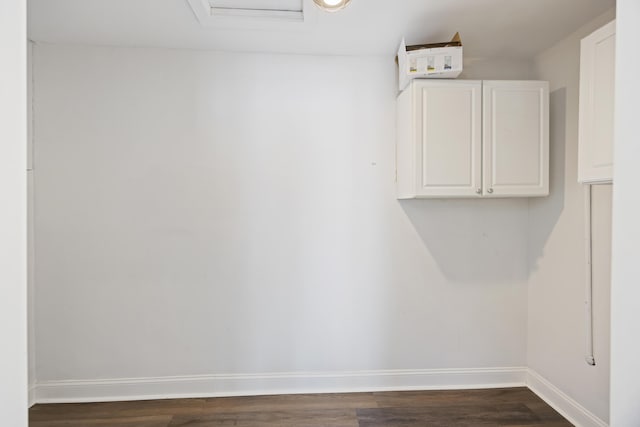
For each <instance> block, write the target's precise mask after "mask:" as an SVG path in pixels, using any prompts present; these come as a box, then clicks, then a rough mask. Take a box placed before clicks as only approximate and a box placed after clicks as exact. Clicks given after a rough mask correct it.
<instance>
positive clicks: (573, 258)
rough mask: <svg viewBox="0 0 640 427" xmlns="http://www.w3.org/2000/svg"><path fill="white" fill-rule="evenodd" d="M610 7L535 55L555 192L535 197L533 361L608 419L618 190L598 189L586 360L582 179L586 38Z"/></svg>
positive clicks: (530, 329) (529, 345) (532, 219)
mask: <svg viewBox="0 0 640 427" xmlns="http://www.w3.org/2000/svg"><path fill="white" fill-rule="evenodd" d="M614 17H615V11H613V10H612V11H610V12H608V13H606V14H604V15H602V16H600V17H599V18H597V19H595V20H594V21H593V22H591V23H589V24H587V25H585V26H584V27H583V28H581V29H580V30H578V31H577V32H576V33H574V34H573V35H571V36H570V37H568V38H567V39H565V40H563V41H561V42H559V43H558V44H557V45H555V46H554V47H552V48H550V49H548V50H546V51H545V52H543V53H541V54H540V55H539V56H538V57H536V59H535V69H536V73H537V75H536V77H537V78H539V79H542V80H548V81H549V82H550V90H551V96H550V100H551V101H550V103H551V118H550V123H551V132H550V133H551V143H550V145H551V195H550V197H549V198H546V199H530V202H529V227H530V228H529V233H530V234H529V266H530V269H531V273H530V278H529V302H528V304H529V306H528V312H529V321H528V322H529V323H528V341H527V359H528V366H529V368H530V369H532V370H533V371H534V372H536V373H537V374H538V375H540V376H542V377H543V378H544V379H546V380H547V381H549V382H550V383H551V384H552V385H553V386H555V387H556V388H557V389H559V390H560V391H561V392H563V393H565V394H566V395H567V396H568V397H569V398H571V399H573V400H574V401H575V402H576V403H577V404H579V405H581V406H582V407H583V408H584V409H586V410H587V411H588V412H590V413H591V414H593V415H595V416H596V417H597V418H599V419H600V420H604V421H607V420H608V418H609V401H608V399H609V397H608V396H609V320H610V313H609V287H610V275H609V274H610V256H611V254H610V251H611V243H610V239H611V187H610V186H604V187H598V188H595V189H594V194H593V238H594V243H593V248H594V253H593V269H594V273H593V274H594V303H593V308H594V330H595V337H594V346H595V349H594V352H595V358H596V363H597V365H596V366H595V367H592V366H589V365H587V363H586V362H585V355H586V350H585V347H586V346H585V337H586V325H585V314H584V313H585V309H584V298H585V240H584V239H585V235H584V190H583V187H582V185H581V184H578V175H577V165H578V163H577V159H578V99H579V73H580V40H581V39H582V38H583V37H584V36H586V35H588V34H590V33H591V32H592V31H593V30H595V29H597V28H599V27H600V26H602V25H604V24H606V23H607V22H610V21H611V20H613V19H614Z"/></svg>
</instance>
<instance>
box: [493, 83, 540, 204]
mask: <svg viewBox="0 0 640 427" xmlns="http://www.w3.org/2000/svg"><path fill="white" fill-rule="evenodd" d="M482 112H483V141H484V144H483V163H484V180H483V181H484V185H483V192H484V195H485V196H489V197H509V196H529V197H530V196H546V195H548V194H549V84H548V83H547V82H541V81H515V80H514V81H509V80H502V81H484V82H483V111H482Z"/></svg>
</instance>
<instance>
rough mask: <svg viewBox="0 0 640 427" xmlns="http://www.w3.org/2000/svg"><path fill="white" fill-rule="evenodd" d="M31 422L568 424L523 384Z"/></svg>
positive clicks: (241, 402) (326, 426) (184, 406)
mask: <svg viewBox="0 0 640 427" xmlns="http://www.w3.org/2000/svg"><path fill="white" fill-rule="evenodd" d="M29 416H30V421H29V425H30V426H31V427H45V426H47V427H49V426H50V427H60V426H69V427H75V426H82V427H85V426H86V427H93V426H101V427H106V426H110V427H116V426H117V427H170V426H171V427H173V426H189V427H205V426H206V427H209V426H211V427H214V426H236V427H338V426H340V427H382V426H384V427H400V426H402V427H413V426H420V427H425V426H438V427H439V426H459V427H462V426H465V427H466V426H469V427H471V426H483V427H487V426H548V427H560V426H563V427H564V426H571V423H569V422H568V421H567V420H565V419H564V418H562V417H561V416H560V415H559V414H558V413H557V412H555V411H554V410H553V409H552V408H551V407H549V406H548V405H547V404H546V403H544V402H543V401H542V400H540V399H539V398H538V397H537V396H536V395H535V394H533V393H532V392H531V391H530V390H528V389H526V388H509V389H490V390H465V391H421V392H384V393H355V394H321V395H318V394H315V395H287V396H262V397H225V398H212V399H184V400H150V401H142V402H112V403H81V404H59V405H36V406H34V407H33V408H31V410H30V413H29Z"/></svg>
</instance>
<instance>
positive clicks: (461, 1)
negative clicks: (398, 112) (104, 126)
mask: <svg viewBox="0 0 640 427" xmlns="http://www.w3.org/2000/svg"><path fill="white" fill-rule="evenodd" d="M305 1H306V0H305ZM307 4H308V2H307ZM614 6H615V0H352V4H351V5H349V7H347V8H346V9H344V10H343V11H341V12H338V13H326V12H322V11H320V10H318V9H317V8H312V7H307V11H306V12H307V13H308V18H309V19H308V22H305V23H304V24H298V25H291V24H290V23H283V24H274V23H270V24H268V25H252V24H250V25H246V23H242V22H241V23H237V25H236V24H234V23H231V24H230V23H227V24H225V25H219V26H212V27H207V28H205V27H202V26H201V25H200V23H199V22H198V20H197V19H196V17H195V14H194V12H193V10H192V9H191V7H190V6H189V4H188V2H187V0H29V3H28V7H29V9H28V10H29V35H30V38H31V39H32V40H34V41H37V42H38V41H39V42H51V43H71V44H96V45H117V46H147V47H170V48H190V49H214V50H223V51H251V52H282V53H309V54H337V55H372V54H373V55H393V54H394V52H395V51H396V49H397V46H398V44H399V42H400V39H401V38H402V37H403V36H404V37H406V39H407V42H408V43H409V44H416V43H426V42H439V41H445V40H448V39H449V38H450V37H451V36H452V35H453V34H454V33H455V32H456V31H459V32H460V34H461V36H462V42H463V45H464V47H465V57H468V58H530V57H532V56H533V55H535V54H536V53H538V52H540V51H541V50H543V49H545V48H547V47H550V46H552V45H553V44H554V43H555V42H556V41H558V40H561V39H562V38H564V37H565V36H567V35H568V34H570V33H571V32H573V31H574V30H576V29H578V28H579V27H580V26H581V25H582V24H584V23H586V22H588V21H589V20H591V19H592V18H594V17H596V16H598V15H599V14H601V13H603V12H605V11H606V10H608V9H609V8H612V7H614Z"/></svg>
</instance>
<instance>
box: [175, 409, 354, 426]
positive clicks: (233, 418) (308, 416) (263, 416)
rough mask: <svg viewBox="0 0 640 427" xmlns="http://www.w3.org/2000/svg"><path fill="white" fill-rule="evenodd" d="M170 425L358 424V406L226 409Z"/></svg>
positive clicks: (187, 418) (181, 418)
mask: <svg viewBox="0 0 640 427" xmlns="http://www.w3.org/2000/svg"><path fill="white" fill-rule="evenodd" d="M169 426H170V427H180V426H189V427H218V426H234V427H358V419H357V418H356V410H355V409H342V410H335V409H325V410H315V411H314V410H306V411H305V410H288V411H258V412H225V413H219V414H213V415H206V416H195V417H190V416H185V415H181V416H176V417H174V418H173V421H172V422H171V423H170V424H169Z"/></svg>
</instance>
